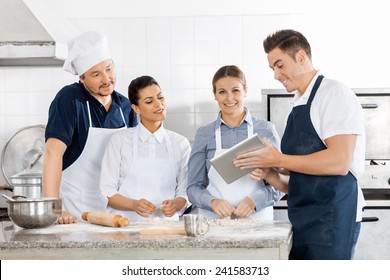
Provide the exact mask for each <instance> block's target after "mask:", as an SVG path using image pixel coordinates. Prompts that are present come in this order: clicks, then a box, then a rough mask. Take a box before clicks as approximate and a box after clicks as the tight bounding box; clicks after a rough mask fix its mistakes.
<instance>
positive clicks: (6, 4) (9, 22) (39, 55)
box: [0, 0, 76, 66]
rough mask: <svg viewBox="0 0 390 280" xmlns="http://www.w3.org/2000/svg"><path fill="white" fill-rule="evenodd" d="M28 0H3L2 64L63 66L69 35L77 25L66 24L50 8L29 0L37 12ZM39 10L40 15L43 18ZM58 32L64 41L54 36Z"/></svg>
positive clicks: (0, 16)
mask: <svg viewBox="0 0 390 280" xmlns="http://www.w3.org/2000/svg"><path fill="white" fill-rule="evenodd" d="M26 2H28V0H25V1H23V0H1V1H0V66H61V65H63V63H64V60H65V58H66V56H67V45H66V42H67V40H68V38H67V36H66V35H69V34H74V33H75V32H76V31H75V28H74V27H73V26H69V24H64V23H63V22H62V21H61V20H60V19H59V18H58V17H56V16H55V15H53V13H52V12H51V11H50V10H47V9H48V7H42V6H39V2H37V3H38V6H37V3H34V1H30V2H32V4H31V3H30V4H31V5H32V7H35V13H34V12H33V11H32V9H31V5H30V7H29V6H27V5H26ZM37 13H38V14H41V18H40V19H38V18H37V16H36V14H37ZM43 18H44V20H42V19H43ZM48 19H49V20H48ZM43 24H45V25H46V27H45V26H44V25H43ZM48 25H49V26H50V28H48ZM53 25H54V26H53ZM58 27H59V28H58ZM50 29H51V30H50ZM55 29H57V30H55ZM58 29H59V30H58ZM53 30H54V31H53ZM64 30H67V31H66V32H64ZM55 33H56V34H57V35H59V36H60V37H62V38H61V39H62V40H61V41H60V40H57V38H54V36H52V35H55Z"/></svg>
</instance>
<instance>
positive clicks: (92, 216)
mask: <svg viewBox="0 0 390 280" xmlns="http://www.w3.org/2000/svg"><path fill="white" fill-rule="evenodd" d="M81 217H82V218H83V220H84V221H89V222H91V223H93V224H96V225H102V226H109V227H126V226H128V225H129V219H128V218H126V217H122V216H121V215H119V214H113V213H105V212H83V214H82V215H81Z"/></svg>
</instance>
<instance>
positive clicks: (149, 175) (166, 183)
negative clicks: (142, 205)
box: [109, 127, 179, 221]
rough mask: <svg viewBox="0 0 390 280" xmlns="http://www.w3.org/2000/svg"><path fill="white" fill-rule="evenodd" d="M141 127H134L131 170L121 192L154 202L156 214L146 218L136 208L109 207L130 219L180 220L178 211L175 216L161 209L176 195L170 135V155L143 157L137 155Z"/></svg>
mask: <svg viewBox="0 0 390 280" xmlns="http://www.w3.org/2000/svg"><path fill="white" fill-rule="evenodd" d="M138 135H139V127H137V128H134V130H133V158H132V162H131V165H130V170H129V173H128V175H127V176H126V178H124V180H123V182H122V185H121V186H120V188H119V194H121V195H122V196H125V197H128V198H132V199H137V200H138V199H142V198H144V199H146V200H148V201H150V202H151V203H153V204H154V205H155V206H156V208H157V210H156V213H154V214H152V215H150V216H149V217H148V218H144V217H142V216H140V215H138V214H137V213H136V212H135V211H122V210H118V209H113V208H111V207H109V210H110V212H114V213H118V214H120V215H122V216H124V217H128V218H129V219H130V221H131V220H145V221H146V220H151V219H153V218H156V217H159V218H161V219H164V220H175V221H178V220H179V215H178V214H177V213H176V214H175V215H173V216H172V217H166V216H164V214H163V213H162V212H161V210H160V208H161V204H162V202H163V201H164V200H167V199H174V198H175V194H176V185H177V182H176V164H175V159H174V155H173V147H172V143H171V140H170V139H169V137H168V134H165V137H164V140H165V144H166V147H167V151H168V158H165V159H157V158H140V157H139V155H138V141H139V140H138V138H139V136H138Z"/></svg>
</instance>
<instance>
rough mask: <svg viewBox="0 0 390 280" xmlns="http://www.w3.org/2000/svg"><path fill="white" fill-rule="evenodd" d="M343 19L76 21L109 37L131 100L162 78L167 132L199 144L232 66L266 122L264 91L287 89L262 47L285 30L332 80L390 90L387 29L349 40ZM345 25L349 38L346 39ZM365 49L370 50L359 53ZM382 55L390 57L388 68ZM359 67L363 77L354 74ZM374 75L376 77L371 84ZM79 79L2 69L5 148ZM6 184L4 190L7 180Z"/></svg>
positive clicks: (0, 117)
mask: <svg viewBox="0 0 390 280" xmlns="http://www.w3.org/2000/svg"><path fill="white" fill-rule="evenodd" d="M343 19H344V17H343V15H341V16H340V17H339V20H337V18H336V19H335V18H332V21H330V20H329V18H328V17H326V16H324V15H322V16H320V15H293V14H283V15H232V16H229V15H217V16H209V15H207V16H164V17H131V18H130V17H129V18H126V17H123V18H87V19H85V18H75V19H73V20H72V22H73V24H74V25H75V26H76V27H77V28H78V29H80V30H81V31H86V30H96V29H97V30H100V31H102V32H104V33H105V34H106V35H107V36H108V39H109V43H110V49H111V53H112V56H113V58H114V61H115V64H116V69H117V76H118V77H117V78H118V83H117V90H118V91H119V92H121V93H123V94H124V95H127V86H128V84H129V82H130V81H131V80H132V79H134V78H136V77H137V76H140V75H144V74H148V75H151V76H154V77H155V78H156V80H157V81H158V82H159V83H160V86H161V87H162V90H163V91H164V92H165V93H166V96H167V103H168V107H167V120H166V122H165V126H166V127H167V128H169V129H172V130H175V131H177V132H179V133H181V134H183V135H185V136H187V137H188V138H189V139H190V140H192V139H193V138H194V136H195V131H196V128H198V127H199V126H201V125H204V124H206V123H209V122H211V121H213V120H215V117H216V114H217V111H218V107H217V105H216V102H215V101H214V99H213V94H212V91H211V80H212V77H213V74H214V73H215V71H216V70H217V69H218V68H219V67H221V66H223V65H226V64H236V65H238V66H239V67H241V68H242V69H243V70H244V72H245V74H246V76H247V80H248V87H249V94H248V97H247V99H246V104H247V106H248V107H249V109H250V110H251V111H252V113H254V115H256V116H258V117H262V118H265V116H266V111H265V110H266V109H265V104H264V102H262V98H261V95H260V93H261V89H262V88H275V87H278V88H279V87H280V86H279V84H278V83H276V82H275V81H273V75H272V71H271V70H270V69H269V67H268V64H267V61H266V56H265V54H264V53H263V49H262V40H263V38H265V36H266V35H268V34H269V33H271V32H273V31H275V30H277V29H281V28H296V29H298V30H300V31H302V32H303V33H304V34H305V35H306V36H307V37H308V38H309V41H311V42H312V47H313V57H314V64H315V66H316V64H317V63H318V66H320V67H321V69H322V70H326V73H327V74H328V76H331V77H334V78H338V79H340V80H343V81H345V82H346V83H347V84H348V85H349V86H350V87H389V82H388V77H387V72H388V71H387V68H384V67H387V65H388V64H389V62H390V61H389V58H388V55H387V53H388V52H387V46H386V44H380V43H374V39H375V38H373V37H372V36H377V38H379V35H380V34H381V31H380V29H379V30H378V28H376V29H375V32H374V33H372V32H371V31H370V30H367V28H366V27H367V26H365V24H367V22H366V23H364V24H363V23H361V24H360V25H357V27H356V28H358V29H359V31H360V33H359V35H360V37H358V36H355V37H348V36H346V35H345V34H347V31H348V28H349V27H348V26H347V27H345V26H344V25H343V24H338V23H337V22H340V23H343V22H344V21H343ZM374 21H376V22H375V26H386V24H382V19H380V18H375V19H374ZM369 22H372V21H369ZM332 23H333V25H332ZM325 24H326V26H328V27H327V28H325ZM329 25H330V27H329ZM341 26H343V30H344V31H345V32H344V31H343V33H342V34H339V33H337V32H336V31H337V30H338V29H339V28H340V27H341ZM363 27H364V28H363ZM381 28H383V27H381ZM364 32H366V33H364ZM334 33H337V34H338V35H337V36H334V35H333V34H334ZM355 33H356V32H355ZM383 34H385V33H383ZM355 35H356V34H355ZM366 35H367V36H368V37H367V36H366ZM366 37H367V38H371V39H372V40H373V45H372V48H371V49H370V46H371V45H370V44H369V43H367V42H366V41H365V40H363V39H362V38H366ZM334 38H336V40H335V39H334ZM363 43H364V46H366V47H367V51H365V50H361V49H359V48H356V46H357V45H359V44H363ZM338 49H340V50H341V51H340V52H338V51H337V50H338ZM329 50H331V52H330V51H329ZM381 53H382V54H386V55H387V58H386V57H385V60H386V61H384V60H383V57H382V55H381ZM368 58H370V59H368ZM362 61H363V62H364V63H366V64H364V65H361V64H360V62H362ZM375 61H376V62H375ZM381 65H384V66H381ZM359 67H361V71H360V70H359V71H352V70H356V68H358V69H359ZM380 67H383V68H382V69H381V68H380ZM368 69H372V70H368ZM370 71H374V72H375V75H371V76H370V77H369V78H368V77H367V74H368V73H372V72H370ZM76 80H77V78H76V77H74V76H72V75H70V74H68V73H66V72H64V71H63V70H62V69H61V68H60V67H25V68H24V67H18V68H10V67H9V68H7V67H3V68H0V100H1V102H0V149H1V150H2V149H3V146H4V145H5V143H6V142H7V141H8V140H9V139H10V137H12V135H13V134H14V133H15V132H16V131H17V130H19V129H20V128H22V127H25V126H29V125H35V124H45V123H46V121H47V112H48V107H49V104H50V102H51V100H52V99H53V97H54V95H55V94H56V93H57V91H58V90H59V89H60V88H61V87H62V86H63V85H65V84H69V83H72V82H74V81H76ZM0 184H4V178H3V177H2V174H0Z"/></svg>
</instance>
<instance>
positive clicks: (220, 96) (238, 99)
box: [214, 76, 246, 116]
mask: <svg viewBox="0 0 390 280" xmlns="http://www.w3.org/2000/svg"><path fill="white" fill-rule="evenodd" d="M214 96H215V100H216V101H217V102H218V106H219V108H220V109H221V112H222V115H232V116H234V115H239V114H241V113H242V112H243V111H244V98H245V96H246V89H245V88H244V85H243V84H242V83H241V81H240V80H239V79H237V78H235V77H229V76H227V77H223V78H220V79H219V80H217V81H216V83H215V94H214Z"/></svg>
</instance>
